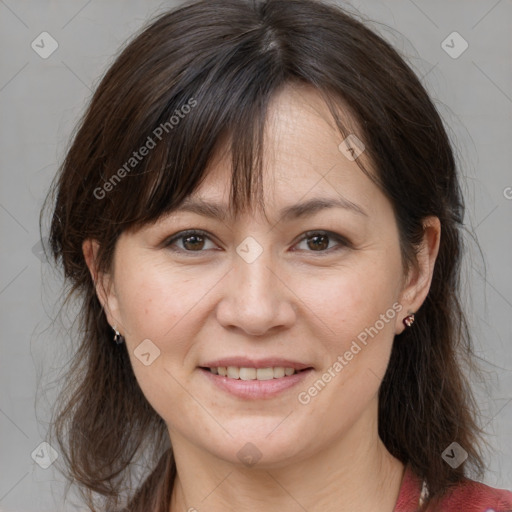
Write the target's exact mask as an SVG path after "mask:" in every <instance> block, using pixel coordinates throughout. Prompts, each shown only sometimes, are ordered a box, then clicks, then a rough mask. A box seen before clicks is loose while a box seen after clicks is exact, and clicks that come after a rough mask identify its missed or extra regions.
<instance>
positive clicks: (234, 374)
mask: <svg viewBox="0 0 512 512" xmlns="http://www.w3.org/2000/svg"><path fill="white" fill-rule="evenodd" d="M208 369H209V370H210V372H211V373H213V374H215V375H220V376H221V377H228V378H230V379H240V380H272V379H281V378H282V377H289V376H290V375H293V374H295V373H298V372H299V371H303V370H295V368H285V367H284V366H275V367H269V368H248V367H238V366H227V367H226V366H217V367H214V368H208Z"/></svg>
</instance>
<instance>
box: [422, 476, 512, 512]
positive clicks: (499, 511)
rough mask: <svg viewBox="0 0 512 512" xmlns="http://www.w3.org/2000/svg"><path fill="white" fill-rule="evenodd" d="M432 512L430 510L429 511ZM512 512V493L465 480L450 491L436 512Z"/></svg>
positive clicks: (444, 496) (446, 493)
mask: <svg viewBox="0 0 512 512" xmlns="http://www.w3.org/2000/svg"><path fill="white" fill-rule="evenodd" d="M428 510H429V511H430V508H429V509H428ZM462 510H463V511H464V512H512V492H511V491H507V490H505V489H495V488H494V487H489V486H488V485H485V484H482V483H480V482H475V481H474V480H469V479H465V480H463V481H462V482H460V483H459V484H457V485H456V486H454V487H451V488H450V489H448V490H447V491H446V492H445V494H444V495H443V497H442V499H441V501H440V503H439V505H438V506H437V507H436V512H452V511H453V512H459V511H462Z"/></svg>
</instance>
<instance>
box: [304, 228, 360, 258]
mask: <svg viewBox="0 0 512 512" xmlns="http://www.w3.org/2000/svg"><path fill="white" fill-rule="evenodd" d="M305 235H306V236H305V237H304V238H303V239H302V240H301V241H300V243H303V242H306V246H307V249H305V250H306V251H307V252H318V253H329V254H330V253H331V252H333V251H337V250H340V249H343V248H346V247H350V243H349V242H348V240H346V239H345V238H343V237H342V236H340V235H337V234H336V233H331V232H329V231H308V232H307V233H305ZM331 240H334V241H336V242H337V244H338V247H336V246H334V247H332V246H331V247H330V248H329V244H330V241H331ZM301 250H302V249H301Z"/></svg>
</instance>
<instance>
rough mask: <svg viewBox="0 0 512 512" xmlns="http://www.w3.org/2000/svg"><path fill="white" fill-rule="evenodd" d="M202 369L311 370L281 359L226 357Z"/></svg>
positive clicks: (300, 364)
mask: <svg viewBox="0 0 512 512" xmlns="http://www.w3.org/2000/svg"><path fill="white" fill-rule="evenodd" d="M200 366H201V367H202V368H218V367H219V366H235V367H237V368H275V367H278V366H283V367H284V368H293V369H294V370H305V369H306V368H311V367H312V366H311V365H309V364H304V363H300V362H298V361H291V360H289V359H281V358H279V357H266V358H264V359H251V358H249V357H225V358H223V359H215V360H214V361H208V362H206V363H204V364H201V365H200Z"/></svg>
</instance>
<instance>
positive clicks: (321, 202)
mask: <svg viewBox="0 0 512 512" xmlns="http://www.w3.org/2000/svg"><path fill="white" fill-rule="evenodd" d="M327 208H343V209H345V210H348V211H351V212H353V213H356V214H358V215H364V216H366V217H368V214H367V213H366V212H365V211H364V210H363V209H362V208H361V207H360V206H358V205H357V204H355V203H353V202H352V201H349V200H348V199H345V198H343V197H341V196H339V197H337V198H323V197H315V198H312V199H310V200H308V201H305V202H303V203H297V204H294V205H291V206H286V207H285V208H283V209H282V210H281V211H280V216H279V220H278V222H281V221H291V220H294V219H298V218H300V217H306V216H308V215H313V214H315V213H317V212H319V211H321V210H325V209H327ZM173 212H175V213H178V212H191V213H196V214H198V215H202V216H203V217H212V218H215V219H219V220H221V221H224V220H225V219H226V217H227V216H228V208H227V207H226V206H225V205H222V204H219V203H212V202H208V201H204V200H203V199H190V198H188V199H186V200H185V201H184V202H183V204H182V205H180V206H179V207H178V208H176V209H175V210H173Z"/></svg>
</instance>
